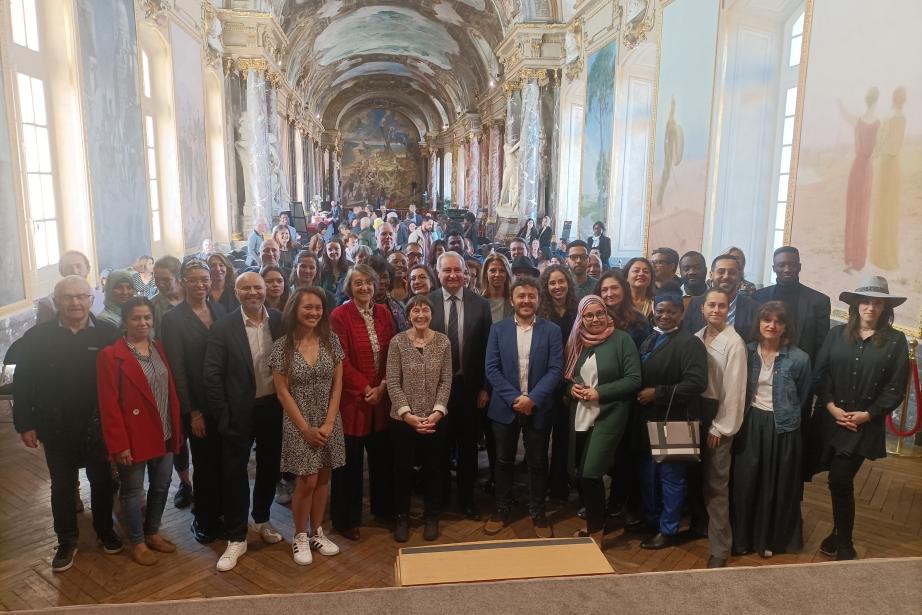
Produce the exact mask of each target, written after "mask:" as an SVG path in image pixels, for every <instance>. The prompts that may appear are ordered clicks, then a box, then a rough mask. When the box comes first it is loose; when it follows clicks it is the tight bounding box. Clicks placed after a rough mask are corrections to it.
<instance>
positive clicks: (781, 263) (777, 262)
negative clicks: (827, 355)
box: [753, 246, 832, 363]
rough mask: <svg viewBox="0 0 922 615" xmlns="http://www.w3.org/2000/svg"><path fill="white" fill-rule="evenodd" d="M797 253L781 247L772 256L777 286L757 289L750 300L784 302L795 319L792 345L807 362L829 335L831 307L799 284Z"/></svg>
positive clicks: (812, 357)
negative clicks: (804, 353) (806, 357)
mask: <svg viewBox="0 0 922 615" xmlns="http://www.w3.org/2000/svg"><path fill="white" fill-rule="evenodd" d="M800 269H801V265H800V252H799V251H798V250H797V248H795V247H793V246H782V247H780V248H778V249H777V250H775V254H774V255H773V256H772V271H774V272H775V279H776V280H777V282H778V283H777V284H773V285H772V286H766V287H765V288H760V289H759V290H757V291H756V292H755V294H754V295H753V298H754V299H755V300H756V301H758V302H759V303H765V302H766V301H781V302H783V303H784V304H785V305H786V306H787V308H788V311H790V313H791V316H792V317H793V319H794V337H793V338H792V340H791V341H792V343H793V344H794V345H795V346H797V347H798V348H800V349H801V350H803V351H804V352H806V353H807V355H808V356H809V357H810V362H811V363H815V362H816V355H817V354H818V353H819V351H820V347H821V346H822V345H823V341H824V340H825V339H826V334H827V333H829V316H830V313H831V311H832V306H831V304H830V301H829V297H828V296H826V295H824V294H823V293H821V292H819V291H817V290H813V289H812V288H809V287H807V286H804V285H803V284H801V283H800Z"/></svg>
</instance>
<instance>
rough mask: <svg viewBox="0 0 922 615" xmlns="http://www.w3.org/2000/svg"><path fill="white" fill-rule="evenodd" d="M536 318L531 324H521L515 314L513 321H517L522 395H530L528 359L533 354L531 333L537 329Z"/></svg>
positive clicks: (516, 335)
mask: <svg viewBox="0 0 922 615" xmlns="http://www.w3.org/2000/svg"><path fill="white" fill-rule="evenodd" d="M535 320H537V319H534V320H532V321H531V324H528V325H520V324H519V321H518V319H517V318H516V317H515V316H513V317H512V322H514V323H515V341H516V346H517V347H518V351H519V391H521V393H522V395H528V359H529V357H530V356H531V334H532V333H533V332H534V330H535Z"/></svg>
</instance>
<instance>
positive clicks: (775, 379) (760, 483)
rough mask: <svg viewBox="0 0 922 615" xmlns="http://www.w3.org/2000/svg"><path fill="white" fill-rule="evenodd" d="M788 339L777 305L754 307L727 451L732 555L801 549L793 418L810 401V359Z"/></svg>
mask: <svg viewBox="0 0 922 615" xmlns="http://www.w3.org/2000/svg"><path fill="white" fill-rule="evenodd" d="M793 335H794V322H793V317H792V316H791V313H790V311H789V310H788V308H787V306H786V305H785V304H784V303H783V302H781V301H769V302H768V303H765V304H763V305H762V306H761V307H760V308H759V312H758V318H757V319H756V323H755V325H754V326H753V335H752V337H753V341H752V342H749V345H748V355H749V361H748V363H749V378H748V382H747V386H746V403H747V409H746V411H745V414H744V416H743V425H742V427H741V428H740V430H739V432H738V433H737V434H736V436H735V440H736V441H735V442H734V452H733V487H732V489H733V490H732V497H731V498H730V500H731V502H732V503H733V504H732V506H733V508H732V513H731V514H732V517H731V519H732V527H733V551H734V553H736V554H740V555H742V554H746V553H751V552H752V551H756V552H757V553H758V554H759V555H761V556H762V557H771V555H772V554H774V553H795V552H797V551H799V550H800V549H801V547H802V546H803V519H802V517H801V514H800V499H801V495H802V494H803V482H802V474H801V467H802V464H801V455H802V450H803V445H802V440H801V435H800V416H801V408H803V406H804V403H805V402H806V400H807V396H808V395H810V358H809V357H808V356H807V353H805V352H804V351H802V350H801V349H800V348H797V347H796V346H794V345H792V343H791V340H792V339H793ZM849 369H851V368H849Z"/></svg>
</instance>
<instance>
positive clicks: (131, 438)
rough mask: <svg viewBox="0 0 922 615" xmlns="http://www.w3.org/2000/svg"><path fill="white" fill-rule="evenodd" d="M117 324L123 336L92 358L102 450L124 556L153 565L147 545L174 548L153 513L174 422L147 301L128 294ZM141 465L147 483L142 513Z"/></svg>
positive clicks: (174, 400) (175, 438)
mask: <svg viewBox="0 0 922 615" xmlns="http://www.w3.org/2000/svg"><path fill="white" fill-rule="evenodd" d="M122 323H123V324H124V326H125V334H124V335H123V336H122V337H120V338H119V339H118V340H116V342H115V343H114V344H112V345H111V346H108V347H106V348H104V349H103V350H102V351H101V352H100V353H99V357H98V358H97V362H96V373H97V382H96V386H97V389H98V391H99V416H100V419H101V421H102V432H103V438H104V439H105V441H106V448H107V449H108V450H109V454H110V455H111V456H112V460H113V461H115V462H116V463H117V464H118V465H119V469H118V472H119V476H120V478H121V493H120V494H119V496H120V498H121V502H122V511H123V512H124V515H125V520H126V523H127V526H128V539H129V541H130V542H131V545H132V549H131V558H132V559H133V560H134V561H135V562H137V563H138V564H141V565H144V566H151V565H153V564H156V563H157V556H156V555H155V554H154V553H153V551H159V552H161V553H172V552H173V551H175V550H176V545H174V544H173V543H172V542H170V541H169V540H167V539H166V538H164V537H163V536H161V535H160V518H161V517H162V516H163V508H164V506H165V505H166V499H167V494H168V492H169V490H170V478H171V477H172V474H173V454H174V453H177V452H179V447H180V443H181V441H182V423H181V422H180V419H179V398H178V397H177V396H176V389H175V388H174V386H173V375H172V374H171V373H170V366H169V364H168V363H167V359H166V353H165V352H164V350H163V348H162V347H161V346H160V343H159V342H157V343H155V342H153V341H152V340H151V333H152V332H153V327H154V310H153V306H152V305H151V302H150V301H149V300H148V299H146V298H144V297H132V298H131V299H130V300H129V301H128V303H126V304H125V305H124V306H122ZM145 468H146V469H147V473H148V480H149V482H150V486H149V488H148V490H147V510H146V512H145V515H144V518H143V519H142V518H141V494H142V493H143V490H144V469H145Z"/></svg>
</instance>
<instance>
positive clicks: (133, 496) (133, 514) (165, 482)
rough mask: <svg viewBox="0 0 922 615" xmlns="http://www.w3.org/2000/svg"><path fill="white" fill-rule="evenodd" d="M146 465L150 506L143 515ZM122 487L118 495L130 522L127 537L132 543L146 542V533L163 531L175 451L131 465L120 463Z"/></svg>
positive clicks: (119, 470)
mask: <svg viewBox="0 0 922 615" xmlns="http://www.w3.org/2000/svg"><path fill="white" fill-rule="evenodd" d="M145 468H146V469H147V475H148V482H149V485H148V487H147V510H146V512H145V516H144V519H143V520H142V519H141V493H142V492H143V491H144V469H145ZM118 475H119V478H120V479H121V483H122V487H121V491H120V494H119V499H120V500H121V502H122V514H124V516H125V523H126V524H127V525H128V540H129V542H131V544H133V545H137V544H141V543H142V542H144V537H145V536H150V535H152V534H156V533H157V532H159V531H160V519H161V517H163V509H164V508H165V507H166V499H167V494H168V493H169V491H170V480H171V478H172V477H173V453H167V454H166V455H164V456H163V457H157V458H155V459H149V460H147V461H144V462H141V463H135V464H132V465H130V466H122V465H120V466H119V467H118Z"/></svg>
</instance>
